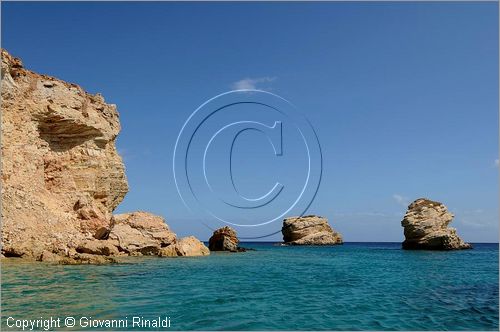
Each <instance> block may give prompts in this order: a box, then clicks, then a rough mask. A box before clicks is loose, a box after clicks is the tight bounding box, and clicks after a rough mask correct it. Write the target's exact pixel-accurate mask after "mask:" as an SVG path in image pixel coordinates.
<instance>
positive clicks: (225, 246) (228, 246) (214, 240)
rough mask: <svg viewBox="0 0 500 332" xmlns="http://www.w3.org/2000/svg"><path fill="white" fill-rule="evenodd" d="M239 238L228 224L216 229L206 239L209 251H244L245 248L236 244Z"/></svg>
mask: <svg viewBox="0 0 500 332" xmlns="http://www.w3.org/2000/svg"><path fill="white" fill-rule="evenodd" d="M239 243H240V240H239V239H238V236H237V234H236V231H235V230H234V229H232V228H231V227H229V226H224V227H222V228H219V229H216V230H215V231H214V233H213V235H212V236H211V237H210V239H209V240H208V248H209V249H210V250H211V251H230V252H238V251H246V249H245V248H241V247H239V246H238V244H239Z"/></svg>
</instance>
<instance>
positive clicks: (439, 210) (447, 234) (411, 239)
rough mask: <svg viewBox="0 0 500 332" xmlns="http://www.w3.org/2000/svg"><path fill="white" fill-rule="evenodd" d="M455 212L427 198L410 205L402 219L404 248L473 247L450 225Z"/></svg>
mask: <svg viewBox="0 0 500 332" xmlns="http://www.w3.org/2000/svg"><path fill="white" fill-rule="evenodd" d="M452 219H453V214H451V213H450V212H448V209H447V208H446V206H445V205H444V204H442V203H439V202H434V201H431V200H429V199H426V198H419V199H417V200H416V201H414V202H413V203H411V204H410V205H409V206H408V210H407V211H406V214H405V216H404V218H403V220H402V221H401V226H403V227H404V235H405V241H404V242H403V249H429V250H453V249H471V248H472V245H471V244H469V243H465V242H464V241H463V240H462V239H461V238H460V237H459V236H458V235H457V233H456V230H455V229H454V228H451V227H448V224H449V223H450V222H451V221H452Z"/></svg>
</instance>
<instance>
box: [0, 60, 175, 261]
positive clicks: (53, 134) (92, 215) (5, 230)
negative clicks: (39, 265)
mask: <svg viewBox="0 0 500 332" xmlns="http://www.w3.org/2000/svg"><path fill="white" fill-rule="evenodd" d="M1 56H2V79H1V89H2V94H1V97H2V128H1V129H2V136H1V138H2V254H3V255H5V256H18V257H31V258H35V259H43V256H44V255H43V253H44V252H45V257H47V256H49V254H48V253H52V254H56V255H62V256H71V254H72V253H75V251H76V248H78V247H81V246H82V243H85V241H87V242H88V241H93V240H95V239H94V237H98V238H103V235H102V234H103V232H104V234H108V233H110V232H111V230H110V227H111V226H112V220H113V215H112V212H113V210H114V209H115V208H116V207H117V205H118V204H119V203H120V202H121V201H122V200H123V198H124V196H125V194H126V193H127V191H128V184H127V179H126V176H125V169H124V165H123V162H122V159H121V157H120V156H119V154H118V153H117V151H116V147H115V139H116V137H117V135H118V133H119V131H120V122H119V116H118V112H117V111H116V106H115V105H112V104H107V103H105V101H104V99H103V97H102V96H100V95H99V94H97V95H91V94H88V93H86V92H85V91H83V89H82V88H80V87H79V86H78V85H75V84H69V83H66V82H63V81H61V80H59V79H56V78H54V77H50V76H46V75H39V74H36V73H34V72H32V71H29V70H27V69H25V68H24V67H23V65H22V63H21V61H20V60H19V59H17V58H14V57H12V56H11V55H10V54H8V53H7V52H6V51H5V50H2V52H1ZM153 219H154V218H153ZM155 220H156V219H155ZM162 221H163V219H161V218H160V221H159V222H160V223H161V222H162ZM160 226H161V225H160ZM103 230H107V231H103ZM172 234H173V233H172ZM174 237H175V234H174ZM173 242H175V241H173ZM100 245H101V244H100ZM113 252H114V251H113ZM75 255H76V254H75Z"/></svg>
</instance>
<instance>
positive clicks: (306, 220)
mask: <svg viewBox="0 0 500 332" xmlns="http://www.w3.org/2000/svg"><path fill="white" fill-rule="evenodd" d="M281 232H282V233H283V242H284V243H285V244H291V245H335V244H342V236H341V235H340V233H338V232H336V231H334V230H333V229H332V227H331V226H330V225H329V224H328V220H327V219H326V218H323V217H319V216H314V215H310V216H303V217H291V218H287V219H285V220H284V221H283V227H282V228H281Z"/></svg>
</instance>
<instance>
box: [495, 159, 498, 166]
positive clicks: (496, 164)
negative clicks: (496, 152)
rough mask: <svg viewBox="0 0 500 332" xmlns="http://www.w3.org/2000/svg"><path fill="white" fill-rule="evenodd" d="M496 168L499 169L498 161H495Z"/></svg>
mask: <svg viewBox="0 0 500 332" xmlns="http://www.w3.org/2000/svg"><path fill="white" fill-rule="evenodd" d="M495 166H496V167H498V159H495Z"/></svg>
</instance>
